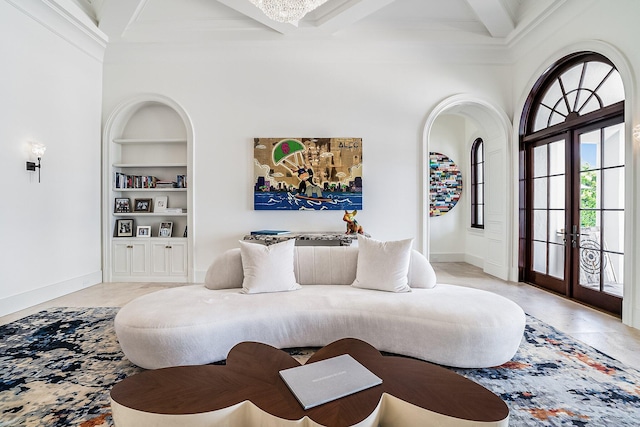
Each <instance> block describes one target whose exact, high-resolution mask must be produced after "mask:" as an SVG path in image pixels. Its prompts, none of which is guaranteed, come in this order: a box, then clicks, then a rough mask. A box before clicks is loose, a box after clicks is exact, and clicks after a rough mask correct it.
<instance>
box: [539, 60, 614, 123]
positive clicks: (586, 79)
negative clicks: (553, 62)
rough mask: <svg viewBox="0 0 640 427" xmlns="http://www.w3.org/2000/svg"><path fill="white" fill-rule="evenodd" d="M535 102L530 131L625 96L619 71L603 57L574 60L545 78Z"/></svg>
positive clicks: (590, 110) (608, 103)
mask: <svg viewBox="0 0 640 427" xmlns="http://www.w3.org/2000/svg"><path fill="white" fill-rule="evenodd" d="M546 84H547V86H546V88H542V90H541V93H542V94H543V95H542V98H541V100H540V102H539V103H538V104H537V106H535V107H534V108H536V110H535V111H534V114H533V116H534V117H535V119H534V123H533V129H532V131H533V132H537V131H539V130H542V129H546V128H548V127H551V126H554V125H557V124H560V123H564V122H565V121H566V120H568V119H569V120H570V119H571V118H573V117H579V116H583V115H585V114H588V113H591V112H594V111H596V110H599V109H601V108H604V107H607V106H609V105H613V104H615V103H617V102H620V101H623V100H624V85H623V83H622V78H621V77H620V73H618V71H617V70H616V69H615V67H614V66H613V65H611V64H609V63H608V62H605V61H604V60H603V59H602V60H601V59H599V58H594V59H593V60H590V61H586V62H581V63H579V64H575V65H573V66H571V67H570V68H568V69H565V70H564V71H560V72H559V73H558V75H556V76H552V77H551V78H550V79H549V80H548V81H547V83H546Z"/></svg>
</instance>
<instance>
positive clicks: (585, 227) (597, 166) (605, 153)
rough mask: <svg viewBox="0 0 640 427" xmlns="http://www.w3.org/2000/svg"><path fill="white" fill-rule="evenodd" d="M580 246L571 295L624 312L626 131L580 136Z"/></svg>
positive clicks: (610, 128) (614, 128) (620, 128)
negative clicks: (621, 306) (576, 271)
mask: <svg viewBox="0 0 640 427" xmlns="http://www.w3.org/2000/svg"><path fill="white" fill-rule="evenodd" d="M578 143H579V146H580V150H579V152H580V159H579V163H578V164H577V165H576V166H578V167H579V176H580V181H579V189H578V193H579V198H580V203H579V229H580V231H579V245H578V249H577V250H578V254H577V256H578V259H579V265H578V274H577V278H575V279H574V282H573V285H572V293H573V296H574V297H575V298H577V299H579V300H581V301H584V302H587V303H590V304H593V305H596V306H599V307H602V308H605V309H607V310H609V311H614V312H620V305H621V298H622V294H623V289H624V284H623V281H622V277H623V275H622V272H623V270H624V208H625V200H624V183H625V181H624V174H625V166H624V147H625V144H624V126H623V124H622V123H618V124H615V125H613V126H604V127H601V128H597V129H595V130H592V131H589V132H584V133H578Z"/></svg>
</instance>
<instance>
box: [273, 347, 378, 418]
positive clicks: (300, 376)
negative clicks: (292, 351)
mask: <svg viewBox="0 0 640 427" xmlns="http://www.w3.org/2000/svg"><path fill="white" fill-rule="evenodd" d="M280 376H281V377H282V379H283V380H284V382H285V383H286V384H287V386H288V387H289V389H290V390H291V391H292V392H293V394H294V396H295V397H296V399H298V401H299V402H300V404H301V405H302V407H303V408H304V409H310V408H313V407H315V406H319V405H322V404H323V403H327V402H331V401H332V400H336V399H340V398H341V397H345V396H348V395H350V394H353V393H357V392H359V391H362V390H366V389H368V388H370V387H375V386H377V385H379V384H382V379H380V378H379V377H378V376H376V375H375V374H373V373H372V372H371V371H370V370H368V369H367V368H365V367H364V366H362V364H360V363H359V362H358V361H357V360H355V359H354V358H353V357H351V356H350V355H348V354H343V355H341V356H336V357H332V358H329V359H325V360H321V361H319V362H314V363H309V364H307V365H302V366H297V367H295V368H289V369H284V370H282V371H280Z"/></svg>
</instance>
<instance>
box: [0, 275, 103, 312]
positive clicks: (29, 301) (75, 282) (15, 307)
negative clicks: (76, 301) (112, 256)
mask: <svg viewBox="0 0 640 427" xmlns="http://www.w3.org/2000/svg"><path fill="white" fill-rule="evenodd" d="M101 282H102V270H99V271H95V272H93V273H89V274H86V275H84V276H79V277H75V278H73V279H69V280H65V281H64V282H59V283H54V284H52V285H48V286H44V287H42V288H39V289H34V290H32V291H29V292H24V293H22V294H18V295H13V296H10V297H7V298H2V299H0V316H6V315H7V314H11V313H15V312H16V311H20V310H24V309H25V308H29V307H33V306H34V305H38V304H41V303H43V302H47V301H51V300H52V299H55V298H58V297H61V296H63V295H67V294H70V293H72V292H76V291H79V290H81V289H84V288H88V287H89V286H93V285H97V284H98V283H101Z"/></svg>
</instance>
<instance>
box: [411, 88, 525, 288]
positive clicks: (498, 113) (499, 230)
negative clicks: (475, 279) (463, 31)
mask: <svg viewBox="0 0 640 427" xmlns="http://www.w3.org/2000/svg"><path fill="white" fill-rule="evenodd" d="M442 114H456V115H460V116H463V117H466V118H468V119H470V120H473V121H474V122H475V123H477V124H478V127H479V128H483V129H485V130H487V131H488V132H490V133H491V135H483V136H482V137H483V140H485V142H486V141H487V140H488V139H489V140H491V139H493V140H494V141H495V143H496V144H497V145H498V149H496V150H494V151H493V152H488V153H487V152H485V161H486V160H487V157H491V156H492V155H495V156H496V157H495V158H496V159H497V158H500V159H502V163H503V166H504V167H503V168H502V170H494V171H493V172H492V173H494V175H493V177H494V178H495V179H496V180H500V183H501V184H504V197H503V195H502V194H500V195H499V196H500V199H501V202H500V203H499V204H497V205H496V206H495V208H494V210H493V211H492V212H491V211H490V212H487V213H488V215H487V213H485V218H486V219H487V222H486V224H485V233H484V236H485V237H484V238H485V239H486V241H487V242H488V244H489V245H498V248H499V250H498V251H497V253H499V255H498V258H497V259H487V258H485V259H484V265H483V269H484V271H485V272H487V273H489V274H492V275H494V276H496V277H499V278H501V279H503V280H510V279H511V278H512V277H514V274H516V276H515V277H517V269H516V267H517V265H512V264H511V259H512V258H513V256H512V251H513V247H514V246H513V240H514V239H513V238H512V229H513V225H512V223H513V221H514V217H513V216H512V214H511V213H512V211H513V209H512V207H513V204H514V203H515V202H514V200H517V199H513V197H512V195H513V194H514V192H513V186H514V181H513V176H514V172H513V165H512V164H511V162H510V161H509V159H511V157H512V144H511V135H512V126H511V122H510V120H509V118H508V116H507V114H506V113H505V112H504V111H503V110H502V109H501V108H499V107H497V106H496V105H494V104H493V103H491V102H489V101H487V100H486V99H483V98H480V97H477V96H475V95H469V94H458V95H453V96H451V97H449V98H447V99H445V100H443V101H442V102H440V103H439V104H438V105H436V106H435V107H434V108H433V110H431V112H430V113H429V116H428V118H427V121H426V123H425V126H424V131H423V150H422V158H423V163H422V165H423V167H422V170H423V173H422V218H424V220H423V221H422V252H423V253H424V254H425V256H427V257H429V255H430V252H431V251H430V221H431V218H430V217H429V166H428V157H429V151H430V150H429V146H430V137H431V131H432V127H433V125H434V123H435V122H436V120H437V119H438V117H440V116H441V115H442ZM496 144H494V146H495V145H496ZM463 187H464V185H463ZM494 195H495V191H494ZM494 197H495V196H494ZM502 201H503V202H504V203H502ZM492 215H493V217H492Z"/></svg>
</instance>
